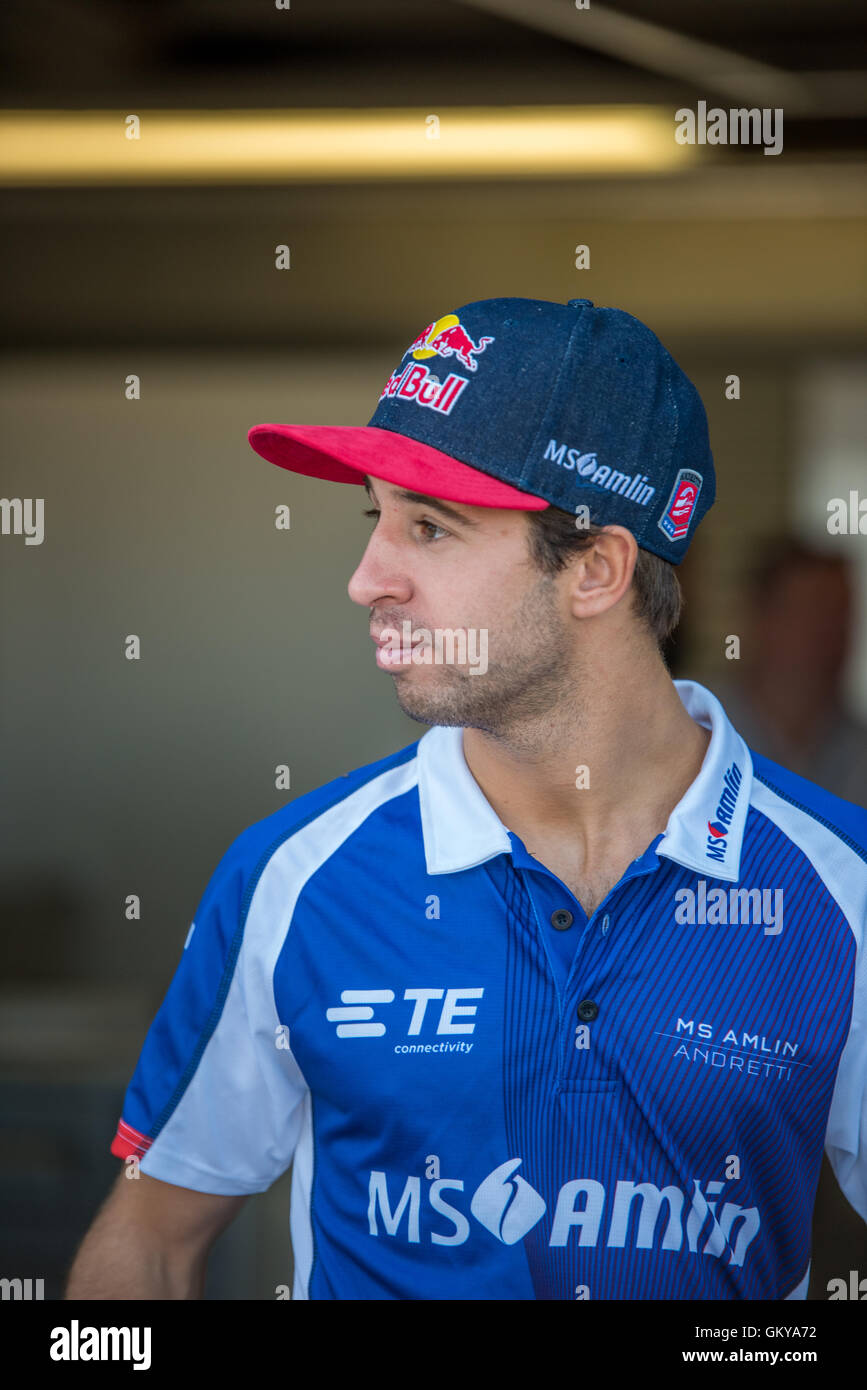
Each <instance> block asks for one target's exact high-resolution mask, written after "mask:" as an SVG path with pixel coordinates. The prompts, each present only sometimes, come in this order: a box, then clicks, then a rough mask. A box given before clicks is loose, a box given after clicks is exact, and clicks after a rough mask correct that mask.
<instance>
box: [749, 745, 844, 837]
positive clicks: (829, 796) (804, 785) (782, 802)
mask: <svg viewBox="0 0 867 1390" xmlns="http://www.w3.org/2000/svg"><path fill="white" fill-rule="evenodd" d="M750 756H751V758H752V763H753V790H752V795H751V797H750V801H751V803H752V805H754V806H755V807H756V809H757V810H760V811H763V812H765V814H768V815H769V817H770V819H771V820H774V821H775V822H776V823H777V824H778V825H779V826H780V828H781V830H783V831H784V832H785V833H788V832H789V831H790V830H794V829H796V828H797V827H799V826H800V827H801V829H802V830H806V829H808V828H809V826H810V824H812V825H813V826H815V827H816V830H817V832H818V831H819V830H822V831H824V832H826V834H827V835H829V836H831V837H833V838H835V839H836V840H837V841H839V842H840V843H841V844H843V845H846V846H848V847H849V849H850V850H851V851H852V852H853V854H855V855H857V856H858V857H859V858H860V859H861V860H862V861H864V863H865V864H867V809H865V807H863V806H859V805H857V804H856V803H855V802H854V801H844V800H843V798H842V797H839V796H835V795H834V794H833V792H829V791H826V790H825V788H824V787H820V786H818V785H817V784H816V783H815V782H811V781H810V780H809V779H808V778H806V777H800V776H799V775H798V774H797V773H795V772H790V771H789V770H788V768H785V767H781V766H780V764H779V763H775V762H772V761H771V759H770V758H766V757H763V755H762V754H760V753H756V752H755V751H754V750H753V749H750Z"/></svg>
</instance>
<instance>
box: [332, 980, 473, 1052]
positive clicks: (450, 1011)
mask: <svg viewBox="0 0 867 1390" xmlns="http://www.w3.org/2000/svg"><path fill="white" fill-rule="evenodd" d="M484 993H485V991H484V989H483V988H482V986H481V985H476V986H472V987H468V986H466V985H460V986H458V987H457V988H454V989H449V988H447V987H446V986H445V985H444V986H443V987H442V988H437V987H433V988H427V987H424V988H423V987H418V988H416V987H414V988H412V989H405V990H404V992H403V1002H404V1003H409V1004H411V1005H412V1008H411V1009H405V1010H398V1011H397V1013H396V1016H395V1017H390V1018H389V1023H390V1025H391V1028H392V1031H393V1032H401V1033H404V1036H405V1037H407V1038H417V1037H419V1036H420V1035H421V1033H422V1030H423V1029H426V1036H427V1039H428V1040H427V1041H426V1042H419V1043H396V1044H395V1045H394V1049H393V1050H394V1051H395V1052H396V1053H397V1054H398V1055H402V1054H404V1053H408V1052H433V1053H451V1052H458V1053H464V1054H466V1053H468V1052H471V1051H472V1048H473V1044H472V1043H471V1042H463V1041H462V1042H450V1041H439V1042H434V1041H431V1038H432V1037H438V1038H446V1039H449V1038H451V1037H453V1036H454V1035H455V1034H459V1033H460V1034H467V1033H472V1032H473V1031H474V1030H475V1026H476V1025H475V1021H473V1022H472V1023H468V1022H466V1020H467V1019H468V1018H472V1019H473V1020H475V1014H476V1010H477V1008H478V1005H477V1004H467V1003H462V1002H461V1001H462V1000H467V999H481V998H482V996H483V995H484ZM440 999H441V1000H442V1004H441V1006H440V1008H439V1011H438V1017H437V1010H436V1009H432V1010H431V1012H430V1014H428V1004H430V1003H431V1002H432V1001H435V1000H440ZM394 1001H395V992H394V990H393V989H344V990H341V992H340V1004H341V1007H339V1008H332V1009H327V1010H326V1013H325V1017H326V1018H327V1019H328V1022H329V1023H336V1024H337V1036H338V1038H381V1037H383V1036H384V1035H385V1031H386V1025H385V1023H383V1022H382V1021H381V1020H380V1019H377V1018H374V1006H376V1007H378V1006H379V1005H383V1004H393V1003H394ZM434 1018H437V1023H436V1029H434V1026H433V1020H434ZM456 1019H459V1020H461V1021H460V1022H456V1021H455V1020H456ZM404 1029H405V1032H404Z"/></svg>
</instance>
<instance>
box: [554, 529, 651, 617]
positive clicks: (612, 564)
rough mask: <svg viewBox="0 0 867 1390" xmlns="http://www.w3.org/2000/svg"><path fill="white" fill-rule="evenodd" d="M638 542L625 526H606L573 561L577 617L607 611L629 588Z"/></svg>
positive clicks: (574, 598) (575, 613) (572, 598)
mask: <svg viewBox="0 0 867 1390" xmlns="http://www.w3.org/2000/svg"><path fill="white" fill-rule="evenodd" d="M637 559H638V543H637V541H636V539H635V537H634V536H633V534H632V532H631V531H628V530H627V529H626V527H625V526H606V527H604V528H603V530H602V531H601V533H600V534H599V535H598V536H594V537H593V538H592V541H591V542H590V544H589V545H588V546H587V548H586V550H583V551H580V552H579V553H578V554H577V555H576V556H575V557H574V558H573V560H572V562H571V564H570V570H571V576H572V582H571V585H570V599H571V603H572V612H573V614H574V615H575V617H576V618H593V617H596V616H598V615H599V614H600V613H606V612H607V611H608V610H609V609H610V608H613V607H614V605H615V604H616V603H619V601H620V599H621V598H622V597H623V595H624V594H625V593H626V592H627V590H628V589H629V586H630V584H631V583H632V576H633V573H634V571H635V562H636V560H637Z"/></svg>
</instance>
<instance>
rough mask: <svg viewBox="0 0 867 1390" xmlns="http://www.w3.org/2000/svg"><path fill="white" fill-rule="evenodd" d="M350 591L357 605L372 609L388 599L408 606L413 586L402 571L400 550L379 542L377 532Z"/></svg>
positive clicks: (368, 546) (351, 581) (368, 545)
mask: <svg viewBox="0 0 867 1390" xmlns="http://www.w3.org/2000/svg"><path fill="white" fill-rule="evenodd" d="M381 524H382V523H381V522H380V525H381ZM346 590H347V593H348V594H349V597H350V598H351V599H352V601H353V603H360V604H361V606H362V607H363V608H371V607H372V606H373V605H374V604H375V603H382V602H383V601H384V600H385V601H391V602H393V603H395V604H401V603H406V602H407V601H408V599H409V596H410V594H411V593H412V585H411V584H410V582H409V579H408V578H407V576H406V575H405V574H404V573H403V572H402V570H401V566H400V564H399V557H398V554H397V551H396V550H395V549H394V547H393V546H390V545H388V544H387V543H386V542H385V541H384V540H382V539H379V540H378V539H377V536H376V533H375V532H374V534H373V535H372V536H371V538H370V540H369V541H368V543H367V548H366V549H365V552H364V554H363V555H362V557H361V562H360V564H359V566H358V568H357V570H356V571H355V573H354V574H353V576H352V578H351V579H350V581H349V583H348V584H347V586H346Z"/></svg>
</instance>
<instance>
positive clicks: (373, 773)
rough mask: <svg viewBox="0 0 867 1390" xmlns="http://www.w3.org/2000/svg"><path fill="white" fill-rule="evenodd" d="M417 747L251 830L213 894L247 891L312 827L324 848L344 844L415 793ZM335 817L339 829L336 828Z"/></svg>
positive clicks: (225, 862)
mask: <svg viewBox="0 0 867 1390" xmlns="http://www.w3.org/2000/svg"><path fill="white" fill-rule="evenodd" d="M418 744H419V740H418V739H416V741H415V742H414V743H411V744H408V745H407V746H406V747H405V748H401V749H399V750H398V751H397V752H396V753H390V754H388V755H387V756H386V757H384V758H378V759H377V760H376V761H374V762H371V763H366V764H365V765H364V766H362V767H358V768H355V769H354V770H353V771H351V772H347V773H344V774H343V776H341V777H335V778H333V779H332V780H331V781H330V782H325V783H323V784H322V786H320V787H315V788H313V789H312V790H311V791H309V792H304V793H302V795H300V796H297V797H295V798H294V800H292V801H290V802H289V803H288V804H287V805H286V806H281V807H280V808H279V809H278V810H277V811H273V812H272V813H271V814H270V815H268V816H265V817H264V818H263V819H262V820H259V821H255V822H254V823H253V824H252V825H249V826H247V827H246V828H245V829H244V830H242V831H241V832H240V834H239V835H237V836H236V838H235V839H234V840H233V841H232V842H231V843H230V845H229V847H228V849H227V850H226V851H225V853H224V854H223V856H222V858H221V859H220V861H219V863H218V865H217V867H216V869H215V870H214V873H213V875H212V877H211V881H210V883H209V885H208V891H209V892H211V891H224V890H225V889H226V888H227V887H230V886H233V887H234V888H235V891H236V892H242V891H243V890H244V888H245V887H249V886H250V884H251V883H255V881H257V880H258V878H259V877H260V875H261V873H262V871H263V870H264V868H265V867H266V865H267V864H268V863H269V861H270V860H271V859H272V858H273V857H274V855H275V854H276V853H277V852H278V850H280V849H281V848H282V846H284V845H285V844H286V843H287V841H290V840H292V838H293V837H294V836H296V835H300V833H301V832H302V831H304V830H307V829H308V828H310V829H311V831H312V836H313V838H314V839H315V838H316V837H317V835H318V833H319V832H320V831H321V834H322V840H323V843H324V842H325V840H326V839H330V840H332V841H333V840H339V841H340V842H341V843H342V842H343V841H344V840H345V839H346V838H347V837H349V836H351V835H352V834H353V833H354V832H355V831H356V830H357V829H358V828H359V827H360V826H362V825H363V824H364V823H365V821H366V820H367V818H368V817H369V816H370V815H371V814H372V813H373V812H375V811H376V810H377V809H378V807H380V806H381V805H383V804H384V803H385V802H388V801H390V800H391V799H392V798H393V797H395V796H401V795H403V794H404V793H406V792H407V791H410V790H411V789H412V787H413V786H414V785H415V783H416V781H417V777H418V771H417V757H416V755H417V751H418ZM329 813H331V815H330V816H329ZM336 818H339V825H337V826H334V825H333V822H334V821H335V819H336ZM326 826H328V830H327V831H326Z"/></svg>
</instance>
